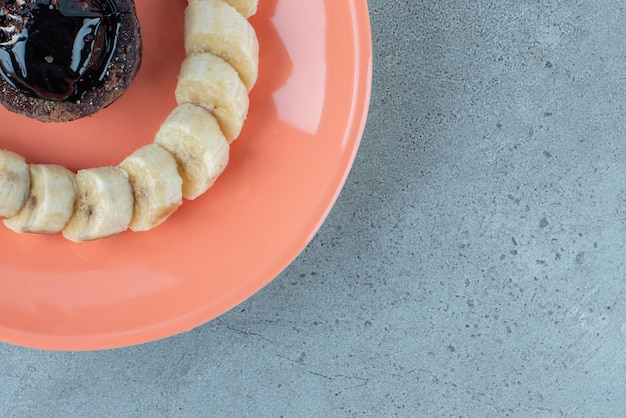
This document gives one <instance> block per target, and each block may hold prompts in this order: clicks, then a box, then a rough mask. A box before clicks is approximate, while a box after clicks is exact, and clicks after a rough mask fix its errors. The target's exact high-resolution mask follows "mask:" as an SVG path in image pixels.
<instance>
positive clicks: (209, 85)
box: [175, 53, 249, 143]
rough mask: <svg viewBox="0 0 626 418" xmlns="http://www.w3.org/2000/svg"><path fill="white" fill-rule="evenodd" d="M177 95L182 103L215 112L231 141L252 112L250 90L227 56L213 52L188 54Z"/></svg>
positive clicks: (181, 71) (223, 130)
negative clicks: (222, 57) (220, 56)
mask: <svg viewBox="0 0 626 418" xmlns="http://www.w3.org/2000/svg"><path fill="white" fill-rule="evenodd" d="M175 94H176V101H177V102H178V104H182V103H193V104H196V105H198V106H201V107H204V108H205V109H207V110H209V111H210V112H211V113H213V114H214V115H215V117H216V118H217V122H218V123H219V125H220V128H221V129H222V132H223V133H224V136H225V137H226V139H227V140H228V142H229V143H230V142H232V141H234V140H235V139H236V138H237V137H238V136H239V133H240V132H241V128H242V127H243V123H244V121H245V119H246V116H247V114H248V106H249V100H248V90H247V89H246V86H245V85H244V84H243V82H242V81H241V79H240V78H239V75H238V74H237V71H235V69H234V68H233V67H231V66H230V65H229V64H228V63H227V62H226V61H224V60H223V59H221V58H219V57H218V56H216V55H213V54H210V53H203V54H191V55H189V56H187V58H185V60H184V61H183V64H182V66H181V70H180V75H179V78H178V84H177V85H176V91H175Z"/></svg>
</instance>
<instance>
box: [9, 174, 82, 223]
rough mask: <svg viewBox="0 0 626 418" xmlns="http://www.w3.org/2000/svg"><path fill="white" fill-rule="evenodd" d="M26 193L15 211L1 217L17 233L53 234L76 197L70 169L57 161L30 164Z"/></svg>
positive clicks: (67, 219) (72, 207)
mask: <svg viewBox="0 0 626 418" xmlns="http://www.w3.org/2000/svg"><path fill="white" fill-rule="evenodd" d="M29 169H30V194H29V196H28V199H27V200H26V204H25V205H24V206H22V209H21V210H20V211H19V212H18V213H17V215H15V216H13V217H11V218H8V219H5V220H4V221H3V222H4V224H5V225H6V226H7V228H9V229H11V230H12V231H15V232H18V233H30V234H56V233H57V232H59V231H61V230H62V229H63V227H64V226H65V225H66V224H67V222H68V221H69V220H70V217H71V216H72V212H73V210H74V200H75V199H76V182H75V181H74V173H73V172H71V171H70V170H68V169H67V168H65V167H62V166H59V165H47V164H32V165H30V167H29Z"/></svg>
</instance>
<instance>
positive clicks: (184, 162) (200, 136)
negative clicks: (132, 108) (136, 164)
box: [154, 103, 230, 200]
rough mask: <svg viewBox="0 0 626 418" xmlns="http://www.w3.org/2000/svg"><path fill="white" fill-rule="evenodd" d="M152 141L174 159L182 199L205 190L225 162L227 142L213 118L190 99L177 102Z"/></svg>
mask: <svg viewBox="0 0 626 418" xmlns="http://www.w3.org/2000/svg"><path fill="white" fill-rule="evenodd" d="M154 142H156V143H157V144H159V145H160V146H161V147H163V148H165V149H166V150H167V151H169V152H170V153H171V154H172V155H173V156H174V158H175V159H176V162H177V164H178V171H179V173H180V176H181V177H182V179H183V196H185V198H186V199H190V200H192V199H195V198H196V197H198V196H200V195H201V194H203V193H204V192H206V191H207V190H208V189H209V187H211V186H212V185H213V183H214V182H215V180H216V179H217V177H218V176H219V175H220V174H221V173H222V172H223V171H224V168H226V165H227V164H228V157H229V152H230V146H229V144H228V141H227V140H226V138H225V137H224V134H223V133H222V131H221V130H220V126H219V124H218V123H217V119H215V117H214V116H213V115H212V114H211V113H210V112H209V111H207V110H206V109H203V108H201V107H199V106H196V105H193V104H190V103H185V104H181V105H180V106H178V107H176V108H175V109H174V110H173V111H172V113H170V115H169V116H168V117H167V119H166V120H165V122H163V124H162V125H161V127H160V128H159V130H158V132H157V134H156V136H155V139H154Z"/></svg>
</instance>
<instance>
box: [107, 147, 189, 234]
mask: <svg viewBox="0 0 626 418" xmlns="http://www.w3.org/2000/svg"><path fill="white" fill-rule="evenodd" d="M119 166H120V167H121V168H122V169H123V170H124V171H126V173H128V180H129V181H130V185H131V186H132V188H133V193H134V196H135V203H134V210H133V218H132V220H131V221H130V225H129V228H130V229H131V230H133V231H147V230H149V229H152V228H154V227H155V226H157V225H160V224H161V223H163V221H165V220H166V219H167V218H168V217H169V216H170V215H171V214H172V213H174V212H175V211H176V209H178V207H179V206H180V205H181V204H182V203H183V192H182V186H183V180H182V179H181V177H180V175H179V174H178V166H177V164H176V160H174V157H173V156H172V154H170V153H169V152H167V151H166V150H164V149H163V148H161V147H160V146H159V145H157V144H149V145H146V146H144V147H142V148H139V149H138V150H137V151H135V152H134V153H132V154H131V155H130V156H128V157H127V158H126V159H125V160H124V161H122V162H121V163H120V165H119Z"/></svg>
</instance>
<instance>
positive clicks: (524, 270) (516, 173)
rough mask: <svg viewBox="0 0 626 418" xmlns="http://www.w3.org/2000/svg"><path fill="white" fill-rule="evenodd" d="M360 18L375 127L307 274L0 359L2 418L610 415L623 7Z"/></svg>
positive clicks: (623, 221)
mask: <svg viewBox="0 0 626 418" xmlns="http://www.w3.org/2000/svg"><path fill="white" fill-rule="evenodd" d="M338 1H339V0H338ZM369 6H370V12H371V23H372V38H373V47H374V81H373V91H372V100H371V113H370V117H369V120H368V124H367V127H366V130H365V135H364V137H363V142H362V146H361V149H360V151H359V154H358V156H357V158H356V162H355V165H354V167H353V170H352V172H351V174H350V177H349V178H348V181H347V183H346V185H345V188H344V190H343V192H342V194H341V195H340V197H339V199H338V201H337V204H336V206H335V207H334V209H333V210H332V212H331V213H330V216H329V217H328V219H327V221H326V222H325V224H324V225H323V227H322V228H321V230H320V232H319V234H318V235H317V236H316V238H315V239H314V240H313V241H312V242H311V244H310V245H309V246H308V248H306V250H305V251H304V252H303V253H302V254H301V256H300V257H299V258H298V259H297V260H296V261H295V262H294V263H293V264H292V265H291V266H290V267H289V268H287V269H286V271H284V273H283V274H281V275H280V276H279V277H278V278H276V279H275V280H274V281H273V282H272V283H271V284H270V285H268V286H267V287H266V288H265V289H263V290H262V291H261V292H259V293H258V294H256V295H255V296H253V297H252V298H251V299H249V300H248V301H246V302H245V303H243V304H242V305H240V306H238V307H237V308H235V309H233V310H232V311H230V312H229V313H227V314H225V315H223V316H222V317H220V318H218V319H217V320H215V321H212V322H210V323H208V324H206V325H204V326H202V327H199V328H197V329H195V330H193V331H191V332H189V333H186V334H182V335H179V336H176V337H172V338H169V339H166V340H163V341H158V342H154V343H150V344H145V345H142V346H138V347H132V348H127V349H120V350H112V351H102V352H94V353H54V352H42V351H35V350H30V349H24V348H19V347H14V346H11V345H6V344H4V345H0V355H1V359H2V362H1V365H0V387H2V390H1V391H0V405H1V408H0V410H1V411H3V412H2V414H1V415H2V416H3V417H30V416H32V417H50V416H76V417H83V416H93V417H105V416H118V417H130V416H135V417H136V416H146V417H147V416H150V417H178V416H180V417H196V416H253V417H261V416H268V417H280V416H285V417H299V416H302V417H356V416H378V417H382V416H399V417H409V416H424V417H430V416H446V417H447V416H450V417H460V416H462V417H503V416H514V417H529V416H541V417H544V416H545V417H562V416H566V417H570V416H572V417H578V416H580V417H589V416H618V415H620V414H622V413H623V411H624V410H626V318H625V314H626V301H625V300H624V297H625V292H626V280H625V278H626V266H625V264H624V260H625V259H626V258H625V255H626V247H625V243H626V213H625V211H624V210H625V208H626V202H625V199H626V195H625V194H624V189H625V186H626V158H625V157H626V141H625V139H626V130H625V129H624V117H623V116H624V115H625V114H626V110H625V108H624V95H625V93H626V25H625V24H624V22H626V10H625V9H624V7H625V6H624V3H623V2H621V1H610V0H600V1H593V2H592V1H580V0H576V1H570V2H562V1H556V0H554V1H548V0H546V1H531V0H522V1H518V0H515V1H513V0H502V1H497V2H494V1H487V0H476V1H471V2H470V1H463V0H438V1H434V0H431V1H417V0H370V1H369Z"/></svg>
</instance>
